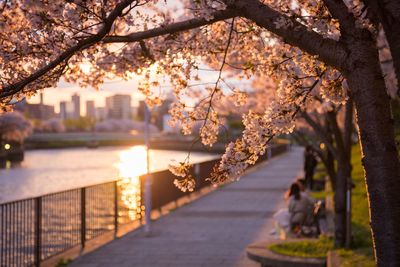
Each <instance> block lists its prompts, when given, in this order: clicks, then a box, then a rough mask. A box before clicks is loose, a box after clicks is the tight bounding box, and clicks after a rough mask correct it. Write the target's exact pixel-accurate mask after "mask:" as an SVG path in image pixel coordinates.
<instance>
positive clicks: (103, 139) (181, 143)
mask: <svg viewBox="0 0 400 267" xmlns="http://www.w3.org/2000/svg"><path fill="white" fill-rule="evenodd" d="M93 143H95V144H96V146H99V147H104V146H134V145H144V143H145V141H144V135H143V134H130V133H117V132H116V133H90V132H79V133H57V134H55V133H36V134H33V135H31V136H29V137H28V138H27V139H26V140H25V148H26V149H28V150H32V149H58V148H70V147H87V146H88V144H93ZM150 148H151V149H159V150H178V151H189V150H190V151H194V152H206V153H217V154H221V153H223V152H224V151H225V144H224V143H216V144H215V145H214V146H212V147H211V148H210V147H205V146H203V145H202V144H201V143H200V142H197V143H193V137H188V136H181V135H163V134H154V135H152V138H151V139H150Z"/></svg>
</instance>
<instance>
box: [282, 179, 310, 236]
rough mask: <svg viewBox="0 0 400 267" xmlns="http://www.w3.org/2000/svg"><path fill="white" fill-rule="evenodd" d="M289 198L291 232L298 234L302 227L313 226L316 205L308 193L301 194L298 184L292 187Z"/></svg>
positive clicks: (288, 194)
mask: <svg viewBox="0 0 400 267" xmlns="http://www.w3.org/2000/svg"><path fill="white" fill-rule="evenodd" d="M287 196H288V198H289V203H288V212H289V214H290V230H291V231H292V232H293V233H295V234H298V233H300V231H301V227H302V226H304V225H310V224H312V222H313V210H314V204H315V203H314V201H313V199H312V198H310V197H309V196H307V194H306V193H304V192H301V188H300V185H299V184H298V183H293V184H292V185H291V186H290V189H289V191H288V193H287Z"/></svg>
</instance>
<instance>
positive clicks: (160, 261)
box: [69, 148, 302, 267]
mask: <svg viewBox="0 0 400 267" xmlns="http://www.w3.org/2000/svg"><path fill="white" fill-rule="evenodd" d="M301 169H302V150H301V149H300V148H293V149H292V150H291V151H290V152H288V153H286V154H284V155H282V156H279V157H277V158H274V159H272V160H271V161H270V162H265V163H261V164H260V165H259V166H257V167H256V168H255V169H254V170H252V171H250V172H249V173H247V174H246V175H245V176H244V177H242V179H241V180H240V181H238V182H235V183H231V184H229V185H226V186H223V187H221V188H220V189H218V190H215V191H213V192H211V193H210V194H208V195H206V196H204V197H202V198H200V199H198V200H196V201H193V202H191V203H190V204H188V205H185V206H183V207H181V208H179V209H177V210H176V211H174V212H171V213H170V214H168V215H166V216H163V217H161V218H160V219H158V220H157V221H155V222H154V223H153V225H152V228H153V230H152V235H151V236H150V237H146V236H145V235H144V233H143V232H141V230H137V231H134V232H131V233H129V234H127V235H125V236H123V237H122V238H120V239H117V240H114V241H112V242H110V243H108V244H106V245H104V246H103V247H101V248H99V249H97V250H95V251H93V252H91V253H89V254H87V255H84V256H82V257H80V258H78V259H76V260H75V261H74V262H72V263H71V264H70V265H69V266H70V267H78V266H79V267H111V266H116V267H117V266H118V267H128V266H139V267H146V266H174V267H175V266H176V267H181V266H182V267H183V266H188V267H196V266H210V267H213V266H249V267H252V266H259V265H257V264H256V263H254V262H252V261H250V260H248V259H247V257H246V254H245V248H246V246H247V245H248V244H249V243H252V242H256V241H262V240H266V239H268V238H271V236H270V235H269V232H270V231H271V229H272V228H273V226H272V225H273V221H272V219H271V217H272V214H273V213H274V212H275V211H276V210H277V209H279V208H280V207H283V206H284V205H285V203H284V200H283V193H284V192H285V190H286V189H287V187H288V186H289V184H290V182H291V181H293V179H294V178H295V177H296V176H297V175H298V174H300V173H301Z"/></svg>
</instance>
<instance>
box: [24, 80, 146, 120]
mask: <svg viewBox="0 0 400 267" xmlns="http://www.w3.org/2000/svg"><path fill="white" fill-rule="evenodd" d="M136 84H137V83H135V80H134V79H133V80H131V81H119V80H115V81H109V82H106V83H105V84H104V85H103V86H101V88H100V89H99V90H95V89H93V88H82V87H79V85H77V84H70V83H66V82H64V81H61V82H60V83H59V86H58V87H57V88H49V89H46V90H45V91H43V103H44V104H46V105H53V106H54V107H55V112H57V113H59V112H60V102H64V101H65V102H68V101H71V96H72V95H73V94H78V95H79V96H80V110H81V111H80V113H81V115H85V114H86V101H94V104H95V106H96V107H105V105H106V98H107V97H110V96H113V95H116V94H129V95H130V96H131V106H132V107H137V106H138V105H139V101H141V100H143V99H144V97H143V95H142V94H141V93H140V92H139V91H138V90H137V86H136ZM130 88H132V89H130ZM27 101H28V102H29V103H31V104H38V103H40V94H37V95H35V96H33V97H30V98H29V99H27Z"/></svg>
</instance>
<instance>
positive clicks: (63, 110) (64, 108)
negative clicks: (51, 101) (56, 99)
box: [60, 101, 67, 120]
mask: <svg viewBox="0 0 400 267" xmlns="http://www.w3.org/2000/svg"><path fill="white" fill-rule="evenodd" d="M66 118H67V102H65V101H61V102H60V119H62V120H65V119H66Z"/></svg>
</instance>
